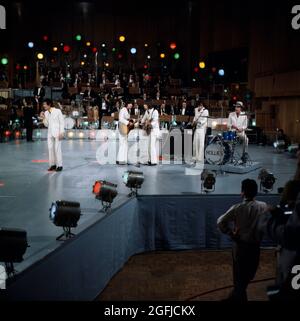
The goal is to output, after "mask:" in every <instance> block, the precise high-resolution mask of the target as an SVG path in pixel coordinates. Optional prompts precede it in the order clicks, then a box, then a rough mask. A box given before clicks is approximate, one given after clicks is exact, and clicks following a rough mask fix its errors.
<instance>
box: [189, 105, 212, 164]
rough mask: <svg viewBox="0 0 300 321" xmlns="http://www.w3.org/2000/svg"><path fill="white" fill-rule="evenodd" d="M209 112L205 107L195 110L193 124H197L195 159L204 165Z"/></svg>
mask: <svg viewBox="0 0 300 321" xmlns="http://www.w3.org/2000/svg"><path fill="white" fill-rule="evenodd" d="M208 116H209V112H208V110H207V109H205V107H202V108H200V110H199V107H197V108H195V117H194V120H193V122H196V123H197V127H196V130H195V135H194V143H193V147H194V157H195V159H196V162H201V163H204V145H205V134H206V128H207V120H208V119H207V117H208Z"/></svg>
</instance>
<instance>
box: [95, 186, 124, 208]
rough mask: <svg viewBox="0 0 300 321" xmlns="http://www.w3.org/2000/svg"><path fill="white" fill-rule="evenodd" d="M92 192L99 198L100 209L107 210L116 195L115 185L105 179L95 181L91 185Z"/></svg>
mask: <svg viewBox="0 0 300 321" xmlns="http://www.w3.org/2000/svg"><path fill="white" fill-rule="evenodd" d="M93 194H95V195H96V199H98V200H101V203H102V211H103V212H107V211H108V210H109V209H110V208H111V204H112V202H113V200H114V198H115V197H116V196H117V195H118V191H117V185H116V184H113V183H109V182H106V181H96V182H95V184H94V185H93Z"/></svg>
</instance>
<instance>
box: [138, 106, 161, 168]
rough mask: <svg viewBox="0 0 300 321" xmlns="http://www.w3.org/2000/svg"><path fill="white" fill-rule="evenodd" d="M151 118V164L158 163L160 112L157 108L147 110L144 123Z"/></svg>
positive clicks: (149, 144) (149, 149) (149, 141)
mask: <svg viewBox="0 0 300 321" xmlns="http://www.w3.org/2000/svg"><path fill="white" fill-rule="evenodd" d="M147 120H148V121H149V120H151V126H152V129H151V133H150V137H149V140H148V157H149V161H150V162H151V164H157V163H158V138H159V133H160V131H159V113H158V111H157V110H156V109H154V108H151V109H149V110H147V111H146V112H145V114H144V117H143V119H142V124H144V123H145V122H146V121H147Z"/></svg>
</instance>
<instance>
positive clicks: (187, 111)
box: [180, 101, 193, 116]
mask: <svg viewBox="0 0 300 321" xmlns="http://www.w3.org/2000/svg"><path fill="white" fill-rule="evenodd" d="M180 115H182V116H192V115H193V109H192V108H191V106H190V105H188V104H187V102H186V101H183V102H182V104H181V108H180Z"/></svg>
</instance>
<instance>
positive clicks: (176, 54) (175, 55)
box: [174, 52, 180, 60]
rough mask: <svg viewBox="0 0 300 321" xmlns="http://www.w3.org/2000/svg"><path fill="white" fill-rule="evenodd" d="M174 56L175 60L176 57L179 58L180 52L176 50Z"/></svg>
mask: <svg viewBox="0 0 300 321" xmlns="http://www.w3.org/2000/svg"><path fill="white" fill-rule="evenodd" d="M174 58H175V59H176V60H178V59H179V58H180V54H179V53H178V52H176V53H175V54H174Z"/></svg>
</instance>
